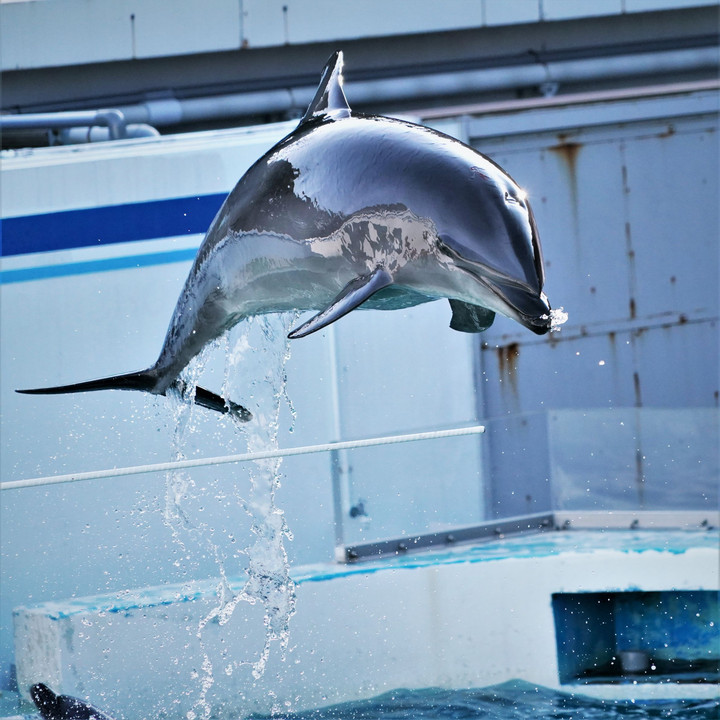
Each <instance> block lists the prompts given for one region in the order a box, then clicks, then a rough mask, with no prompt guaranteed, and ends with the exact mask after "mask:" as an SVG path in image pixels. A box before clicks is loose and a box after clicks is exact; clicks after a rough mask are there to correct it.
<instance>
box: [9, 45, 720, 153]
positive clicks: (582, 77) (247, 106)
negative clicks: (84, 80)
mask: <svg viewBox="0 0 720 720" xmlns="http://www.w3.org/2000/svg"><path fill="white" fill-rule="evenodd" d="M719 55H720V52H719V50H718V48H717V47H706V48H692V49H683V50H670V51H662V52H649V53H635V54H629V55H616V56H610V57H602V58H590V59H584V60H565V61H551V62H541V61H537V62H533V63H528V64H524V65H511V66H505V67H498V68H486V69H481V70H463V71H455V72H441V73H426V74H422V75H409V76H405V77H396V78H386V79H376V80H361V81H357V82H352V90H351V98H352V101H353V103H355V104H357V105H372V104H379V103H384V102H397V101H409V100H414V101H417V100H424V99H428V98H432V97H448V96H453V95H467V94H474V93H481V92H488V91H498V90H512V89H516V88H522V87H538V88H541V89H543V92H544V93H545V94H547V93H548V92H550V93H552V92H554V90H556V89H557V87H558V86H559V85H561V84H567V83H578V82H591V81H593V80H617V79H622V78H630V77H642V76H648V75H665V74H672V73H688V72H698V71H706V72H707V71H712V72H713V73H714V74H717V72H718V69H719V68H720V57H719ZM315 90H316V87H315V86H314V85H312V86H300V87H292V88H285V89H276V90H264V91H255V92H246V93H233V94H228V95H219V96H214V97H202V98H188V99H183V100H178V99H176V98H162V99H151V100H147V101H146V102H143V103H140V104H136V105H128V106H123V107H121V108H118V109H104V110H87V111H73V112H57V113H28V114H18V115H0V129H2V130H29V129H52V130H60V131H61V132H60V133H59V135H58V137H57V139H56V141H57V142H59V143H78V142H94V141H99V140H107V139H110V140H118V139H122V138H127V137H145V136H153V135H158V134H159V133H158V131H157V129H156V127H171V126H173V125H179V124H191V123H198V122H207V121H210V120H224V119H228V118H233V117H244V116H250V115H264V114H277V113H285V114H288V113H290V114H293V113H301V112H302V111H303V110H304V109H305V108H306V107H307V105H308V103H309V102H310V101H311V100H312V98H313V96H314V94H315Z"/></svg>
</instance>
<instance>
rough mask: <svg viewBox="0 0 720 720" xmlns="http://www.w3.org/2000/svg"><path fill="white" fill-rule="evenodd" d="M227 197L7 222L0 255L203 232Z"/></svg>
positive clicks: (173, 200)
mask: <svg viewBox="0 0 720 720" xmlns="http://www.w3.org/2000/svg"><path fill="white" fill-rule="evenodd" d="M225 197H226V196H225V194H214V195H202V196H199V197H184V198H171V199H168V200H153V201H150V202H142V203H130V204H126V205H109V206H105V207H96V208H89V209H85V210H64V211H62V212H53V213H46V214H43V215H26V216H21V217H10V218H3V220H2V233H1V235H0V255H3V256H5V257H8V256H11V255H22V254H26V253H37V252H49V251H52V250H68V249H70V248H81V247H99V246H103V245H109V244H113V243H122V242H132V241H134V240H151V239H153V238H159V237H174V236H178V235H190V234H196V233H204V232H205V231H206V230H207V229H208V227H209V225H210V223H211V222H212V220H213V218H214V217H215V214H216V213H217V211H218V209H219V208H220V205H222V202H223V200H224V199H225ZM13 272H19V271H13ZM89 272H90V271H89ZM93 272H94V271H93Z"/></svg>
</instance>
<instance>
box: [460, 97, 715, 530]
mask: <svg viewBox="0 0 720 720" xmlns="http://www.w3.org/2000/svg"><path fill="white" fill-rule="evenodd" d="M697 100H698V98H697V97H695V98H693V97H692V96H691V95H688V96H686V97H682V96H678V97H674V98H670V99H667V98H666V99H665V100H664V101H663V103H662V105H657V104H656V105H648V106H647V107H648V109H649V110H652V113H649V117H648V118H647V119H646V120H642V119H641V118H640V117H639V116H638V106H636V105H633V106H632V107H628V108H627V109H625V110H623V109H622V108H619V109H618V108H617V107H611V105H607V106H597V107H596V108H595V114H594V115H593V116H592V117H590V116H589V115H588V113H587V111H586V110H587V109H586V110H585V111H582V112H580V111H577V112H573V113H571V115H572V117H574V118H576V119H582V118H584V120H585V122H586V125H584V126H576V127H572V126H565V127H561V126H562V122H561V119H558V117H557V116H553V117H552V118H549V116H546V115H543V116H542V117H541V116H538V117H537V118H536V120H538V122H540V121H542V122H540V127H541V130H539V131H536V132H532V131H530V130H528V131H527V132H524V133H523V132H520V131H519V128H520V127H521V124H522V119H519V118H518V117H517V116H515V117H514V118H513V128H514V130H515V132H514V133H513V134H512V135H506V136H499V135H496V136H493V137H490V138H486V139H484V140H483V139H482V138H477V137H472V131H473V129H477V128H479V127H482V123H478V124H475V125H474V124H473V122H468V123H467V127H468V128H469V129H470V131H471V140H472V141H473V144H474V145H475V146H476V147H478V148H479V149H481V150H482V151H483V152H486V153H487V154H489V155H490V156H491V157H493V159H495V160H496V161H497V162H498V163H499V164H500V165H502V166H504V167H506V168H507V169H508V170H509V171H510V172H511V173H512V174H513V176H514V177H515V179H516V180H517V181H518V182H519V183H520V184H521V185H522V186H524V187H525V188H526V189H527V190H528V192H529V197H530V202H531V204H532V206H533V209H534V211H535V214H536V217H537V224H538V227H539V228H540V233H541V239H542V243H543V249H544V253H545V260H546V267H547V276H548V280H547V285H546V291H547V294H548V296H549V298H550V300H551V302H552V304H553V306H560V305H562V306H564V307H565V309H566V310H567V311H568V313H569V321H568V322H567V324H566V325H565V326H563V328H562V330H561V331H560V332H559V333H556V334H553V335H551V336H545V337H543V338H537V337H535V336H532V335H530V334H528V333H525V332H523V331H521V330H519V329H518V328H517V327H516V326H515V325H514V324H513V323H512V322H511V321H509V320H506V319H504V318H499V319H498V320H496V323H495V325H494V326H493V327H491V328H490V329H489V330H488V331H486V333H484V335H483V336H482V338H481V339H480V340H479V341H478V348H479V350H478V354H479V358H480V359H479V362H478V365H479V375H478V389H479V392H478V415H479V416H480V417H481V418H496V419H497V420H496V421H494V422H501V421H502V422H503V423H505V424H509V425H512V427H513V432H512V433H511V432H509V431H508V432H506V433H504V434H503V435H502V438H503V442H501V443H500V442H498V441H497V440H495V441H494V440H493V433H492V432H490V433H489V435H488V437H487V444H486V449H485V450H486V467H488V468H490V470H491V475H490V484H491V485H490V488H489V489H488V494H489V496H490V501H489V507H492V511H493V513H492V514H493V515H500V516H502V515H504V514H512V513H513V512H519V511H520V510H521V509H522V501H521V500H522V498H520V499H518V498H519V496H518V495H517V493H518V490H517V488H518V487H521V486H522V488H525V489H526V490H527V491H526V493H525V494H526V495H528V496H533V497H534V496H537V495H538V489H539V488H542V484H543V482H545V477H546V476H547V475H552V472H553V471H554V470H553V467H552V466H553V462H552V461H548V460H547V459H546V458H544V457H543V449H544V452H551V453H554V454H555V455H557V456H563V453H565V456H567V453H569V452H570V451H571V448H570V446H568V447H567V448H565V450H563V449H562V448H558V447H553V448H551V447H550V445H552V444H553V443H554V444H557V443H563V442H567V443H571V444H572V443H574V442H575V441H576V440H583V442H584V443H585V445H588V447H589V446H592V445H593V444H596V445H597V446H598V447H600V446H601V445H602V433H598V434H597V435H593V432H592V428H587V427H586V428H585V429H583V425H582V423H579V424H577V427H576V429H575V432H576V433H577V435H576V436H575V439H574V440H573V424H572V422H571V421H570V422H569V424H566V426H565V428H566V431H565V432H564V433H561V434H557V433H556V435H557V437H555V436H553V438H551V440H552V442H550V441H549V439H548V429H547V427H546V426H545V425H544V424H543V423H542V422H541V421H540V420H536V421H535V422H533V423H530V424H528V422H527V418H528V417H535V415H534V414H535V413H550V412H556V411H560V410H562V409H574V410H583V411H588V412H589V413H592V412H594V411H599V410H608V411H616V412H617V413H618V417H619V416H620V415H622V414H626V413H628V412H629V413H630V416H632V417H635V413H638V412H643V411H645V410H647V409H650V410H651V411H653V409H655V408H658V409H660V408H676V409H677V410H678V412H679V413H681V412H683V413H687V412H690V411H692V409H694V408H708V409H710V410H711V411H712V412H715V413H716V412H717V407H718V383H719V380H718V378H719V367H718V325H717V320H718V270H719V268H718V244H719V240H720V227H719V226H720V222H719V220H718V203H717V198H718V197H720V191H719V188H718V167H720V159H719V157H718V138H717V129H718V117H717V114H711V113H708V112H707V108H708V105H707V102H708V99H707V97H705V100H704V102H705V105H704V106H703V107H704V110H703V111H702V112H699V113H696V114H693V113H692V112H691V111H690V110H689V108H692V107H700V105H699V104H698V102H697ZM714 102H715V103H717V95H716V97H715V101H714ZM660 110H662V111H663V112H664V115H661V114H660V112H659V111H660ZM623 113H624V114H625V116H626V117H627V118H628V119H629V122H618V119H619V118H622V117H623ZM603 114H605V115H606V117H607V118H608V122H606V123H605V124H603ZM531 115H532V114H531V113H529V114H528V116H527V117H525V118H524V120H525V122H526V123H527V127H528V128H532V123H533V118H532V117H531ZM542 123H546V125H545V127H543V126H542ZM491 126H492V125H491V124H486V127H491ZM548 128H555V129H554V130H552V131H550V130H549V129H548ZM638 417H641V416H640V415H638ZM523 423H525V424H523ZM648 427H649V428H651V430H652V433H653V437H652V438H650V439H649V440H648V438H646V444H647V442H650V444H651V445H652V446H653V447H655V448H662V447H663V446H662V434H661V433H662V424H659V423H658V422H655V421H654V420H653V422H652V423H650V425H649V426H648ZM708 427H709V425H707V423H705V424H703V423H700V424H699V425H698V429H697V432H705V433H706V432H707V428H708ZM647 432H650V430H649V429H647V428H645V429H644V428H643V426H642V423H640V425H639V426H638V427H636V428H634V429H633V431H632V432H630V431H628V430H627V428H626V432H625V435H623V436H622V437H623V438H624V442H625V441H627V443H629V445H628V448H629V450H628V453H624V455H623V457H624V460H623V462H625V461H627V463H629V469H628V470H627V473H629V477H630V480H629V481H628V482H629V483H630V486H632V485H633V484H634V483H636V484H637V488H640V489H642V488H644V487H646V486H645V485H643V483H644V482H645V481H646V480H647V478H646V477H645V474H644V473H645V471H646V470H647V469H648V468H644V467H640V468H639V469H638V468H636V467H635V466H634V462H635V461H634V460H633V458H635V457H636V456H637V457H642V456H643V442H641V438H642V437H643V433H645V434H647ZM586 433H589V435H588V436H585V435H584V434H586ZM705 439H706V440H707V438H705ZM618 448H620V446H618ZM656 455H657V453H656ZM625 456H627V457H625ZM596 457H597V456H596ZM657 457H662V463H663V464H664V465H666V466H667V467H664V469H663V472H664V475H662V477H663V478H664V480H663V482H664V483H665V485H664V486H662V487H661V486H660V485H658V484H657V483H656V484H655V485H653V492H652V498H654V499H653V501H652V503H651V504H652V505H653V507H655V506H657V507H661V506H662V507H664V505H663V503H665V502H666V501H669V500H668V499H669V498H672V497H675V494H674V493H675V490H676V489H675V490H673V489H672V488H669V487H667V484H668V483H669V482H670V481H669V480H668V478H670V477H671V476H672V472H671V468H670V465H669V464H668V463H670V460H669V459H668V457H666V456H665V455H663V454H662V453H660V454H659V455H657ZM628 458H629V460H628ZM627 463H626V464H627ZM659 467H660V462H659V461H656V462H655V466H654V468H653V472H654V473H655V475H656V476H657V477H659V476H660V475H658V472H659ZM548 468H549V469H548ZM508 478H511V479H512V482H511V485H514V486H515V493H514V494H513V493H511V492H509V491H508V490H507V483H508ZM578 478H579V476H578ZM566 479H567V478H566ZM577 482H578V483H580V479H577ZM617 482H620V481H619V480H617ZM678 482H679V480H678ZM517 483H520V485H518V484H517ZM606 484H607V483H606ZM571 486H572V479H571V480H570V481H568V482H566V483H565V484H564V485H563V493H565V496H566V497H571V496H573V492H574V491H573V489H572V487H571ZM617 487H618V486H617V485H613V484H612V483H611V484H609V485H607V487H606V489H605V491H603V489H602V483H600V485H595V486H594V489H595V490H597V496H593V502H595V503H596V504H595V505H593V504H589V505H587V506H586V509H591V508H592V507H603V506H605V505H607V506H608V507H611V506H613V505H614V504H615V505H616V504H617V502H619V500H618V499H617V498H615V499H613V497H614V496H613V493H616V491H617ZM533 488H534V489H533ZM637 488H636V490H637V492H636V491H633V492H632V493H631V494H630V495H628V496H627V503H628V506H632V507H637V506H638V503H640V502H641V501H642V502H646V501H647V500H648V498H647V497H646V496H644V495H643V494H642V493H641V492H640V491H639V490H638V489H637ZM575 489H578V490H583V492H584V489H583V488H581V487H580V484H579V485H578V486H577V488H575ZM548 492H549V491H548ZM603 492H605V496H603ZM698 492H699V491H698ZM696 494H697V493H696ZM705 494H706V495H707V493H705ZM520 495H522V493H520ZM581 496H582V493H581ZM618 497H619V496H618ZM556 501H557V498H551V499H550V501H549V502H550V504H551V505H550V506H552V503H555V502H556ZM572 502H575V501H574V500H573V501H572ZM572 502H571V504H572ZM703 502H707V498H706V499H705V500H702V498H700V497H699V495H698V497H696V498H691V499H689V500H687V502H686V504H687V503H689V505H688V506H693V507H694V506H696V505H697V504H698V503H700V505H702V503H703ZM603 503H604V505H603ZM693 503H695V504H694V505H693Z"/></svg>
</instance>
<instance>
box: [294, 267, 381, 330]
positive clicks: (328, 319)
mask: <svg viewBox="0 0 720 720" xmlns="http://www.w3.org/2000/svg"><path fill="white" fill-rule="evenodd" d="M392 282H393V278H392V275H391V274H390V273H389V272H388V271H387V270H385V268H382V267H377V268H375V270H373V272H372V273H370V274H369V275H363V276H362V277H356V278H354V279H353V280H351V281H350V282H349V283H348V284H347V285H346V286H345V287H344V288H343V289H342V290H341V291H340V294H339V295H338V296H337V297H336V298H335V299H334V300H333V301H332V302H331V303H330V305H328V306H327V307H326V308H325V309H324V310H322V311H321V312H319V313H318V314H317V315H314V316H313V317H311V318H310V319H309V320H308V321H307V322H306V323H303V324H302V325H301V326H300V327H298V328H296V329H295V330H293V331H292V332H291V333H290V334H289V335H288V337H289V338H290V339H292V340H295V339H296V338H301V337H305V336H306V335H309V334H310V333H314V332H315V331H316V330H320V329H321V328H324V327H327V326H328V325H329V324H330V323H333V322H335V321H336V320H339V319H340V318H341V317H342V316H343V315H347V314H348V313H349V312H350V311H351V310H354V309H355V308H356V307H358V305H362V303H364V302H365V301H366V300H367V299H368V298H369V297H370V296H371V295H373V294H375V293H376V292H378V290H382V289H383V288H386V287H388V285H392Z"/></svg>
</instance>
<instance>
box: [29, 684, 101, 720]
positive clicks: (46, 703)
mask: <svg viewBox="0 0 720 720" xmlns="http://www.w3.org/2000/svg"><path fill="white" fill-rule="evenodd" d="M30 697H32V699H33V702H34V703H35V705H36V707H37V709H38V710H39V711H40V715H41V716H42V718H43V720H112V718H111V717H110V716H109V715H106V714H105V713H104V712H100V710H98V709H97V708H94V707H93V706H92V705H89V704H88V703H86V702H84V701H83V700H80V699H78V698H74V697H70V695H56V694H55V693H54V692H53V691H52V690H51V689H50V688H49V687H48V686H47V685H45V684H44V683H37V685H33V686H32V687H31V688H30Z"/></svg>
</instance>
